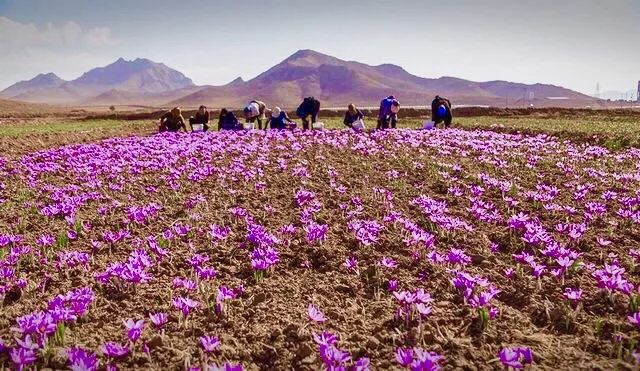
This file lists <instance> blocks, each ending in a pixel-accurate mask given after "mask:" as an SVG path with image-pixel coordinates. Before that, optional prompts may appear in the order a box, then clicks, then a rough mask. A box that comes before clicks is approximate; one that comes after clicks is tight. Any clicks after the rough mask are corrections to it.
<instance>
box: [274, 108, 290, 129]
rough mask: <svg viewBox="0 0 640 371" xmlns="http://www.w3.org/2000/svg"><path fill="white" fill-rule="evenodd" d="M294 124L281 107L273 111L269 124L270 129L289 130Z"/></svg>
mask: <svg viewBox="0 0 640 371" xmlns="http://www.w3.org/2000/svg"><path fill="white" fill-rule="evenodd" d="M293 123H294V122H293V121H291V119H289V116H288V115H287V113H286V112H285V111H283V110H281V109H280V107H276V108H274V109H273V111H271V118H269V123H268V124H269V128H270V129H288V128H289V125H291V124H293Z"/></svg>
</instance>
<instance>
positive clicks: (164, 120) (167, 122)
mask: <svg viewBox="0 0 640 371" xmlns="http://www.w3.org/2000/svg"><path fill="white" fill-rule="evenodd" d="M180 129H183V130H184V132H185V133H186V132H187V126H186V125H185V124H184V117H182V111H181V110H180V107H174V108H173V109H172V110H171V111H169V112H167V113H165V114H164V115H162V117H160V132H164V131H169V132H172V133H175V132H178V131H180Z"/></svg>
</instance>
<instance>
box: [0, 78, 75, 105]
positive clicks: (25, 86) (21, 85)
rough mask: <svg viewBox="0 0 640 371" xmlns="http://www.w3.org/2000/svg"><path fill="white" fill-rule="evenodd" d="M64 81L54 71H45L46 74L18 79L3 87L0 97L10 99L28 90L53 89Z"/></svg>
mask: <svg viewBox="0 0 640 371" xmlns="http://www.w3.org/2000/svg"><path fill="white" fill-rule="evenodd" d="M64 83H66V81H65V80H63V79H61V78H59V77H58V75H56V74H55V73H47V74H44V73H41V74H39V75H38V76H36V77H34V78H33V79H31V80H28V81H20V82H17V83H15V84H13V85H11V86H10V87H8V88H6V89H4V90H3V91H1V92H0V98H7V99H10V98H13V97H17V96H19V95H21V94H25V93H28V92H34V91H38V90H45V89H54V88H57V87H59V86H61V85H62V84H64Z"/></svg>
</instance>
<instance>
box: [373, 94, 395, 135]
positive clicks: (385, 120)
mask: <svg viewBox="0 0 640 371" xmlns="http://www.w3.org/2000/svg"><path fill="white" fill-rule="evenodd" d="M398 111H400V102H399V101H398V100H397V99H396V97H394V96H393V95H390V96H388V97H386V98H384V99H383V100H382V101H381V102H380V111H378V126H377V129H388V128H389V126H391V128H393V129H395V128H396V124H397V123H398Z"/></svg>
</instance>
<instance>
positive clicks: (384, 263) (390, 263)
mask: <svg viewBox="0 0 640 371" xmlns="http://www.w3.org/2000/svg"><path fill="white" fill-rule="evenodd" d="M378 265H379V266H381V267H384V268H389V269H394V268H395V267H397V266H398V263H396V261H395V260H393V259H391V258H388V257H386V256H385V257H383V258H382V259H380V261H379V262H378Z"/></svg>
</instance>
